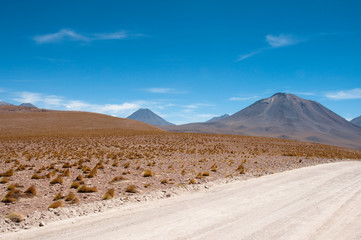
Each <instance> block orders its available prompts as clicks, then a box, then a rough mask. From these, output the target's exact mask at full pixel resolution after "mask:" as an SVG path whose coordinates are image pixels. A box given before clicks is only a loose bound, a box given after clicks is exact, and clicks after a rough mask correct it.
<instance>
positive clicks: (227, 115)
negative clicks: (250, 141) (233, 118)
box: [207, 114, 230, 122]
mask: <svg viewBox="0 0 361 240" xmlns="http://www.w3.org/2000/svg"><path fill="white" fill-rule="evenodd" d="M229 116H230V115H229V114H223V115H222V116H218V117H214V118H211V119H209V120H208V121H207V122H216V121H219V120H222V119H224V118H227V117H229Z"/></svg>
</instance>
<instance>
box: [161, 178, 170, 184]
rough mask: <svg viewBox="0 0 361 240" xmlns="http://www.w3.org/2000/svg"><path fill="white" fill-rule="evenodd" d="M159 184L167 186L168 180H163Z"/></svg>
mask: <svg viewBox="0 0 361 240" xmlns="http://www.w3.org/2000/svg"><path fill="white" fill-rule="evenodd" d="M160 183H161V184H167V183H168V180H167V179H165V178H163V179H162V180H161V181H160Z"/></svg>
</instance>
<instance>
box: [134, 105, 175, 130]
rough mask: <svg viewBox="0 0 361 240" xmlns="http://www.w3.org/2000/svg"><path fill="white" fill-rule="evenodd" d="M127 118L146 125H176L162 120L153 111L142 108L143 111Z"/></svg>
mask: <svg viewBox="0 0 361 240" xmlns="http://www.w3.org/2000/svg"><path fill="white" fill-rule="evenodd" d="M127 118H128V119H133V120H137V121H141V122H145V123H148V124H150V125H153V126H172V125H174V124H173V123H170V122H168V121H166V120H164V119H163V118H161V117H160V116H158V115H157V114H155V113H154V112H152V111H151V110H149V109H147V108H141V109H139V110H137V111H136V112H134V113H133V114H131V115H130V116H128V117H127Z"/></svg>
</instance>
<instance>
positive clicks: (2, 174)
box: [0, 169, 14, 177]
mask: <svg viewBox="0 0 361 240" xmlns="http://www.w3.org/2000/svg"><path fill="white" fill-rule="evenodd" d="M12 176H14V169H9V170H7V171H6V172H4V173H0V177H12Z"/></svg>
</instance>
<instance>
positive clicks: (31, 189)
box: [24, 185, 38, 197]
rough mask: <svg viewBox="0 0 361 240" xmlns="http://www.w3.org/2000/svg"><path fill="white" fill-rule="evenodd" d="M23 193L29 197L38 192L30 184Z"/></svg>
mask: <svg viewBox="0 0 361 240" xmlns="http://www.w3.org/2000/svg"><path fill="white" fill-rule="evenodd" d="M24 193H25V194H26V195H27V196H29V197H32V196H36V195H37V194H38V192H37V191H36V188H35V187H34V185H31V186H30V187H29V188H28V189H26V190H25V192H24Z"/></svg>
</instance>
